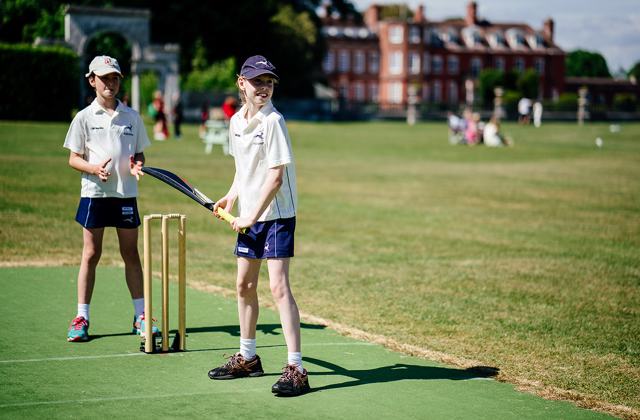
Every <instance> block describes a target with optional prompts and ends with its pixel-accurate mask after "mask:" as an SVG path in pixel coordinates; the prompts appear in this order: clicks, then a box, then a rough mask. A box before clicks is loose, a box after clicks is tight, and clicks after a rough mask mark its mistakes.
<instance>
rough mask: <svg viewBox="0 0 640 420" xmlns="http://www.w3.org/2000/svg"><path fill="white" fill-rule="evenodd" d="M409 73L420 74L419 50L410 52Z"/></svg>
mask: <svg viewBox="0 0 640 420" xmlns="http://www.w3.org/2000/svg"><path fill="white" fill-rule="evenodd" d="M409 73H410V74H420V54H418V53H417V52H410V53H409Z"/></svg>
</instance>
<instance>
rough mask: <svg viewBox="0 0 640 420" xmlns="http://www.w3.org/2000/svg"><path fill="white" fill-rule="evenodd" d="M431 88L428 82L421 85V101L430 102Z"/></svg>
mask: <svg viewBox="0 0 640 420" xmlns="http://www.w3.org/2000/svg"><path fill="white" fill-rule="evenodd" d="M430 95H431V89H429V84H428V83H425V84H423V85H422V101H423V102H431V96H430Z"/></svg>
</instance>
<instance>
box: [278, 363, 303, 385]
mask: <svg viewBox="0 0 640 420" xmlns="http://www.w3.org/2000/svg"><path fill="white" fill-rule="evenodd" d="M280 380H281V381H283V382H293V383H294V384H298V383H301V382H302V374H301V373H300V371H298V368H297V367H296V366H294V365H286V366H285V367H284V369H282V376H281V377H280Z"/></svg>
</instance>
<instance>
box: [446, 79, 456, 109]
mask: <svg viewBox="0 0 640 420" xmlns="http://www.w3.org/2000/svg"><path fill="white" fill-rule="evenodd" d="M447 99H449V103H450V104H457V103H458V84H457V83H456V82H455V81H453V80H451V81H449V87H448V88H447Z"/></svg>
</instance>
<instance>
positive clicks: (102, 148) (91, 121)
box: [64, 100, 150, 198]
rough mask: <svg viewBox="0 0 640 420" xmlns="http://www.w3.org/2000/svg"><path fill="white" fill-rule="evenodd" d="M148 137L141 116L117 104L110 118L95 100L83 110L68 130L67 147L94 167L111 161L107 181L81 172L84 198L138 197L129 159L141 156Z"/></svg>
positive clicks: (108, 166)
mask: <svg viewBox="0 0 640 420" xmlns="http://www.w3.org/2000/svg"><path fill="white" fill-rule="evenodd" d="M149 144H150V142H149V137H148V136H147V132H146V130H145V127H144V124H143V122H142V119H141V118H140V115H139V114H138V113H137V112H136V111H134V110H133V109H131V108H129V107H127V106H125V105H123V104H122V103H120V102H118V107H117V108H116V111H115V112H114V114H113V115H109V114H108V113H107V112H106V111H105V110H104V109H103V108H102V107H101V106H100V105H99V104H98V103H97V102H96V101H95V100H94V101H93V102H92V103H91V105H89V106H88V107H86V108H85V109H83V110H82V111H80V112H79V113H78V114H77V115H76V116H75V118H74V119H73V121H72V122H71V125H70V127H69V131H68V132H67V137H66V139H65V141H64V147H65V148H67V149H69V150H70V151H72V152H74V153H78V154H79V155H82V157H83V158H84V159H85V160H86V161H87V162H89V163H91V164H101V163H102V162H104V161H105V160H107V159H109V158H111V162H109V164H108V165H107V169H108V170H109V172H111V176H110V177H109V179H108V180H107V182H102V181H100V178H98V177H97V176H96V175H90V174H87V173H82V181H81V184H82V189H81V192H80V196H81V197H90V198H100V197H118V198H129V197H137V195H138V183H137V180H136V178H135V177H134V176H133V175H131V173H130V172H129V170H130V167H129V156H132V155H135V154H136V153H142V152H143V151H144V149H145V148H146V147H147V146H149Z"/></svg>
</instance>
